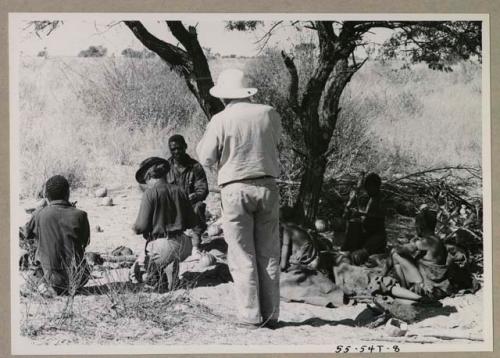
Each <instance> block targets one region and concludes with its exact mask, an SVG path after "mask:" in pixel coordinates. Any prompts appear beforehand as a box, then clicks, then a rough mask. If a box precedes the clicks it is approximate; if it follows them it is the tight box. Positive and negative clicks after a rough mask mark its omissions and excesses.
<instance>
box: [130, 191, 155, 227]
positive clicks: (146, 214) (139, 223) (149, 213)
mask: <svg viewBox="0 0 500 358" xmlns="http://www.w3.org/2000/svg"><path fill="white" fill-rule="evenodd" d="M132 230H133V231H134V232H135V233H136V234H137V235H140V234H148V233H150V232H152V231H153V204H152V200H151V198H150V196H149V190H147V191H145V192H144V194H143V196H142V199H141V206H140V208H139V213H138V214H137V219H136V220H135V223H134V225H133V226H132Z"/></svg>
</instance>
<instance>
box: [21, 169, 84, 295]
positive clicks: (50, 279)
mask: <svg viewBox="0 0 500 358" xmlns="http://www.w3.org/2000/svg"><path fill="white" fill-rule="evenodd" d="M45 188H46V189H45V190H46V196H47V200H48V201H49V204H48V205H47V206H45V207H42V208H40V209H39V210H37V211H36V212H35V213H34V214H33V216H32V218H31V220H30V221H29V222H28V224H27V227H26V233H27V236H28V237H30V236H34V237H35V239H36V240H37V249H36V255H35V260H36V261H37V262H38V263H39V264H40V267H41V269H42V271H43V277H44V279H45V281H46V282H45V283H46V284H47V285H48V286H49V289H51V291H50V292H55V293H57V294H63V293H68V292H70V293H74V290H76V289H77V288H79V287H81V286H83V285H84V284H85V283H86V281H87V280H88V272H87V265H86V263H85V260H84V254H85V247H87V245H88V244H89V242H90V225H89V221H88V218H87V213H86V212H85V211H82V210H79V209H77V208H75V207H74V206H73V205H71V204H70V203H69V201H68V200H69V194H70V192H69V183H68V181H67V180H66V178H64V177H63V176H61V175H56V176H53V177H51V178H50V179H49V180H47V183H46V184H45ZM52 290H53V291H52Z"/></svg>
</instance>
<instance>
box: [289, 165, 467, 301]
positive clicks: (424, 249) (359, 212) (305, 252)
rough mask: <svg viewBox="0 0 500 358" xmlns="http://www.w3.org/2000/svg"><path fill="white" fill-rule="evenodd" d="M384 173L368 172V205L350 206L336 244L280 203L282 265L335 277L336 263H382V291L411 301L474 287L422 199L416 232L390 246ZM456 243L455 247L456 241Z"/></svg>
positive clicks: (371, 265) (426, 299) (433, 213)
mask: <svg viewBox="0 0 500 358" xmlns="http://www.w3.org/2000/svg"><path fill="white" fill-rule="evenodd" d="M381 184H382V182H381V178H380V177H379V176H378V175H377V174H375V173H370V174H368V175H367V176H366V177H365V178H364V181H363V187H364V190H365V192H366V194H367V197H368V202H367V205H366V207H365V209H359V208H357V207H356V208H352V209H350V219H349V220H348V223H347V225H346V226H347V227H346V230H345V238H344V240H343V242H342V244H341V246H340V248H338V249H336V248H335V247H334V246H333V245H332V242H331V241H329V240H327V239H326V238H325V237H323V236H322V235H318V234H317V233H315V232H314V231H311V230H306V229H305V228H303V227H302V226H300V225H297V224H296V223H295V222H294V215H293V210H292V208H290V207H286V206H285V207H282V208H281V209H280V236H281V245H282V250H281V253H282V256H281V269H282V271H286V270H290V269H291V270H294V269H295V270H296V269H299V270H301V269H311V270H318V271H320V272H323V273H325V274H326V275H328V277H330V278H331V279H332V280H333V281H335V277H334V275H332V271H333V270H332V267H335V266H336V267H338V266H339V265H356V266H360V265H364V266H366V267H373V266H375V265H380V266H382V268H381V270H379V272H380V271H381V273H380V275H379V276H377V277H376V279H375V280H376V281H377V283H379V285H377V286H378V287H377V288H378V289H379V291H380V289H382V290H381V291H383V292H382V293H386V294H391V295H392V296H394V297H399V298H402V299H407V300H412V301H420V302H424V301H429V300H430V301H435V300H439V299H442V298H444V297H446V296H448V295H450V294H453V293H456V292H457V291H458V290H460V289H468V288H472V286H473V282H472V277H471V275H470V272H468V270H467V268H466V267H464V266H463V263H464V262H463V260H462V262H461V263H459V264H457V263H456V261H455V258H456V257H454V256H453V255H451V254H449V253H448V249H447V246H446V245H445V243H444V241H443V239H441V238H439V237H438V236H436V235H435V229H436V224H437V212H436V211H435V210H431V209H430V208H429V207H428V206H427V205H422V206H421V207H420V208H419V210H418V212H417V214H416V217H415V236H414V238H413V239H412V240H410V242H409V243H406V244H396V245H394V246H391V247H390V246H389V245H388V243H387V234H386V229H385V210H384V204H383V202H382V197H381V191H380V188H381ZM454 249H457V248H456V247H454Z"/></svg>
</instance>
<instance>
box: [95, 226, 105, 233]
mask: <svg viewBox="0 0 500 358" xmlns="http://www.w3.org/2000/svg"><path fill="white" fill-rule="evenodd" d="M103 231H104V230H103V229H102V228H101V227H100V226H99V225H96V226H95V232H103Z"/></svg>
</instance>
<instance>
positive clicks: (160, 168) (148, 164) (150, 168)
mask: <svg viewBox="0 0 500 358" xmlns="http://www.w3.org/2000/svg"><path fill="white" fill-rule="evenodd" d="M169 169H170V165H169V164H168V161H167V160H166V159H163V158H159V157H149V158H147V159H145V160H143V161H142V163H141V164H140V165H139V170H137V172H136V173H135V180H137V182H138V183H139V184H147V183H151V182H153V181H157V180H158V179H162V178H165V176H166V174H167V172H168V171H169Z"/></svg>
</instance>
